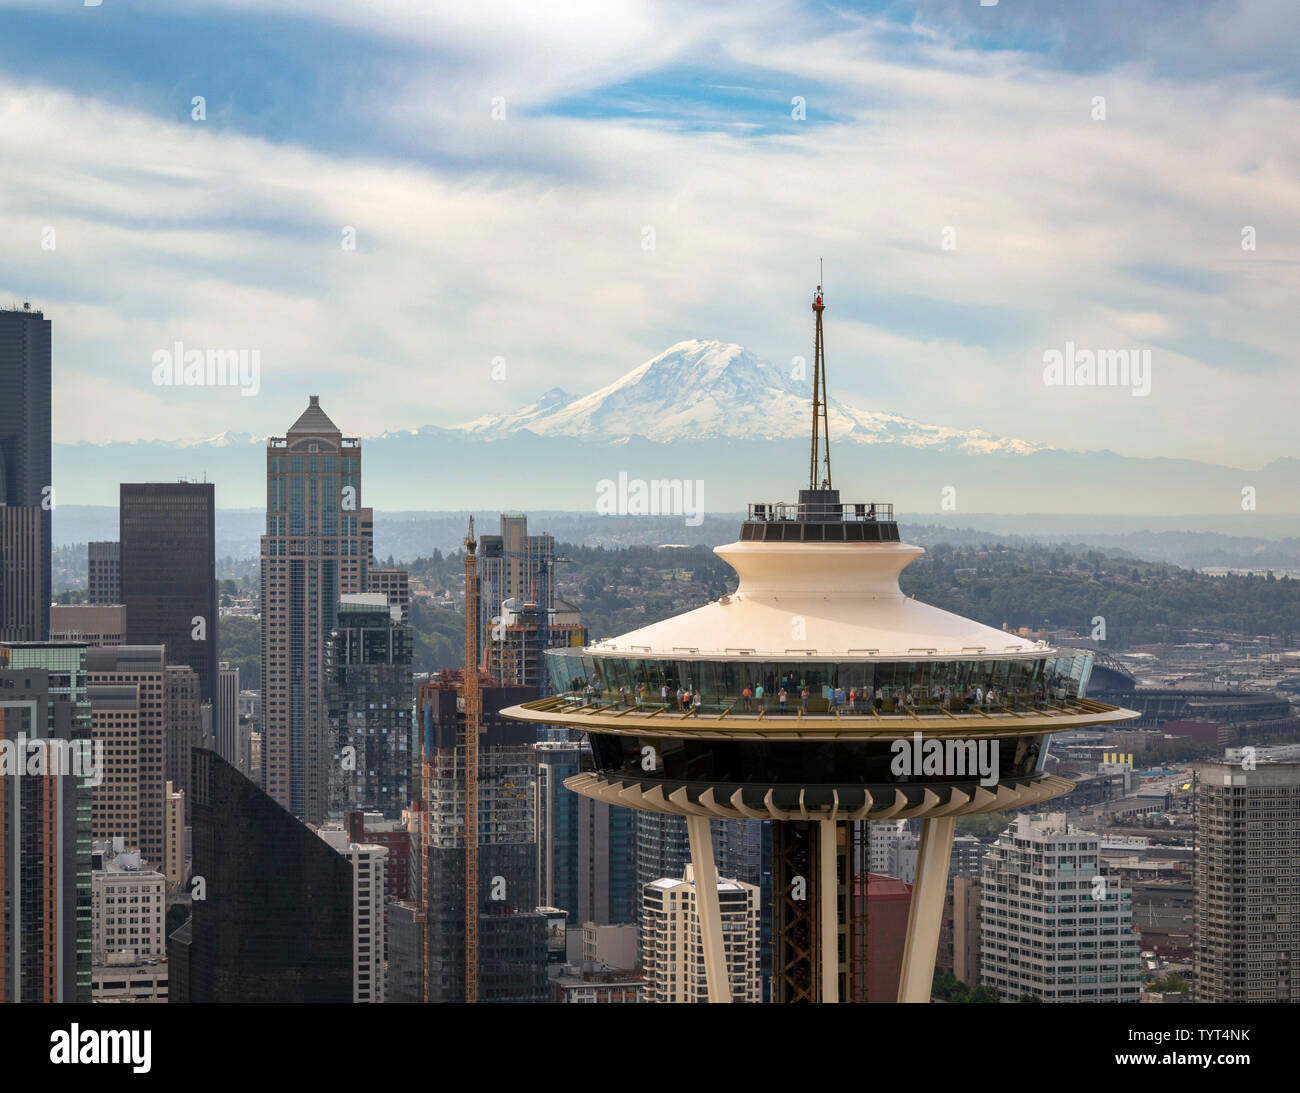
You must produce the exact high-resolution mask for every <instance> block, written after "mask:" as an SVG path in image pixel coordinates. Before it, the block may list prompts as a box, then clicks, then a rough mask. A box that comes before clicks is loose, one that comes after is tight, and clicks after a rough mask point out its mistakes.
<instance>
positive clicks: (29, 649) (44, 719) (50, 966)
mask: <svg viewBox="0 0 1300 1093" xmlns="http://www.w3.org/2000/svg"><path fill="white" fill-rule="evenodd" d="M85 655H86V654H85V648H84V647H83V646H80V645H60V644H54V643H45V644H30V645H0V739H3V740H4V741H5V742H6V745H7V746H8V747H11V748H14V749H15V755H16V758H17V759H21V760H22V761H23V763H24V768H23V769H30V764H31V762H32V761H33V760H35V761H38V762H39V761H40V758H39V757H40V756H41V755H42V754H43V755H44V761H45V764H46V770H47V771H50V772H53V771H54V770H55V769H56V768H55V767H54V766H53V763H54V762H55V761H59V762H61V763H62V764H63V765H61V766H60V767H58V768H57V769H59V770H61V771H62V772H63V773H61V774H58V775H54V774H53V773H51V774H49V775H48V776H45V777H41V776H34V777H33V776H29V775H19V776H15V775H12V774H6V775H4V776H0V832H2V833H3V839H2V840H0V842H3V850H0V904H3V907H2V908H0V909H2V911H3V915H0V918H2V919H3V926H4V928H3V930H0V1002H89V1001H90V998H91V882H90V808H91V797H90V788H89V778H93V774H94V769H95V754H94V753H95V749H94V747H93V742H92V741H91V736H90V704H89V703H88V702H87V700H86V674H85ZM20 748H21V749H22V750H23V751H24V752H25V754H21V755H17V751H18V749H20ZM100 750H101V758H102V748H101V749H100ZM83 775H86V776H87V777H82V776H83Z"/></svg>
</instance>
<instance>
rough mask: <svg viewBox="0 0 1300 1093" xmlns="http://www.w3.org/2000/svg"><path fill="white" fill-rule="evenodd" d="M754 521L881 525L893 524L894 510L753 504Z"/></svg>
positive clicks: (866, 505)
mask: <svg viewBox="0 0 1300 1093" xmlns="http://www.w3.org/2000/svg"><path fill="white" fill-rule="evenodd" d="M746 519H747V520H751V521H781V520H798V521H809V520H811V521H816V522H818V523H826V522H833V521H844V522H853V521H880V522H882V523H892V522H893V520H894V506H893V505H892V504H891V503H890V502H887V501H844V502H836V503H834V504H829V503H823V502H804V503H800V502H798V501H761V502H755V503H754V504H751V505H750V506H749V509H748V514H747V516H746Z"/></svg>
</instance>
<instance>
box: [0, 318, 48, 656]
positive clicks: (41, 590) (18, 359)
mask: <svg viewBox="0 0 1300 1093" xmlns="http://www.w3.org/2000/svg"><path fill="white" fill-rule="evenodd" d="M50 347H51V335H50V321H49V320H48V319H47V318H45V316H44V315H43V314H42V313H41V312H39V311H32V310H31V308H30V306H29V305H27V304H24V305H23V306H22V308H12V309H4V310H0V392H3V393H4V394H3V397H0V582H5V584H8V582H10V581H12V580H13V576H14V570H15V569H17V568H18V564H19V563H18V562H17V561H15V562H14V563H13V565H12V568H11V565H10V564H9V563H7V562H6V561H5V558H4V555H6V554H7V552H8V551H9V550H11V549H16V550H18V551H19V552H20V553H19V557H20V558H21V559H22V561H21V566H22V570H23V572H24V574H25V577H24V582H23V585H22V587H21V588H20V589H19V591H18V592H17V593H16V594H15V598H17V597H18V596H21V597H22V598H24V599H26V600H27V602H28V604H29V605H30V607H31V608H32V609H34V611H35V624H34V625H35V632H34V633H28V632H24V633H23V634H21V635H17V634H15V635H13V636H11V637H8V638H7V639H5V640H12V641H19V640H22V641H44V640H45V636H46V635H47V634H48V633H49V608H50V599H51V591H52V587H51V583H50V516H51V509H52V508H53V506H54V502H55V496H54V493H53V492H52V491H53V488H54V486H53V479H52V477H51V472H50V443H51V431H50V375H51V372H50ZM4 507H8V508H11V509H27V510H29V511H28V514H27V515H26V516H21V517H20V516H18V515H17V514H16V513H14V512H10V513H7V514H3V508H4ZM33 521H34V522H35V524H36V525H38V527H37V528H36V529H35V530H33V526H32V523H33ZM33 544H35V552H34V557H33V555H32V548H33ZM33 563H34V565H35V569H34V570H31V571H30V572H29V570H30V567H31V565H32V564H33ZM4 587H5V585H0V605H3V603H4V601H5V600H6V599H7V598H9V597H8V596H7V594H6V593H5V591H4ZM21 615H22V618H23V619H24V626H25V627H27V626H28V625H29V624H30V615H31V611H23V612H21ZM7 621H8V620H7V618H6V617H3V616H0V626H2V625H4V624H5V623H6V622H7ZM2 636H3V635H0V637H2Z"/></svg>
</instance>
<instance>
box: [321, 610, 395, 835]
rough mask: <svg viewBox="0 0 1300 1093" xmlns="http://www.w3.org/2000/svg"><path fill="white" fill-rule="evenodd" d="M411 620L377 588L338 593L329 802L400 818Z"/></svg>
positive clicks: (330, 681) (330, 687)
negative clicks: (406, 619)
mask: <svg viewBox="0 0 1300 1093" xmlns="http://www.w3.org/2000/svg"><path fill="white" fill-rule="evenodd" d="M411 657H412V637H411V628H410V627H409V626H407V625H406V624H405V623H403V622H402V617H401V609H400V608H399V607H396V606H392V605H390V604H389V602H388V599H387V598H386V597H385V596H384V595H383V594H382V593H378V592H367V593H360V594H357V595H348V596H343V597H341V598H340V600H339V604H338V622H337V624H336V626H335V629H334V632H333V633H332V634H331V635H330V638H329V648H328V655H327V658H326V673H327V674H326V696H327V701H328V705H329V717H330V723H331V725H332V726H333V727H334V739H333V750H332V753H331V754H332V757H333V762H332V763H331V766H330V778H331V795H330V797H331V799H330V807H331V810H339V811H352V810H360V811H362V812H380V813H382V814H383V815H384V816H385V817H387V818H388V819H398V818H400V817H401V815H402V810H403V809H404V808H406V807H407V806H408V805H409V804H410V803H411V794H412V787H411V770H412V762H411V761H412V756H413V754H414V746H415V743H416V741H415V740H414V738H413V728H412V723H411V704H412V699H413V691H412V682H411V680H412V677H411Z"/></svg>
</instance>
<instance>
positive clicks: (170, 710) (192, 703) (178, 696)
mask: <svg viewBox="0 0 1300 1093" xmlns="http://www.w3.org/2000/svg"><path fill="white" fill-rule="evenodd" d="M163 685H164V687H165V688H166V690H165V694H166V695H167V724H166V738H165V739H164V740H163V774H164V775H165V781H168V782H171V783H172V785H174V786H176V788H177V789H183V790H184V792H185V822H186V823H189V822H190V793H189V785H190V752H191V751H192V750H193V749H194V748H203V747H208V746H210V745H209V742H208V741H206V740H204V738H203V712H202V703H201V701H200V699H199V677H198V673H197V672H195V671H194V669H193V668H191V667H189V665H186V664H169V665H167V672H166V676H165V679H164V683H163Z"/></svg>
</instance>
